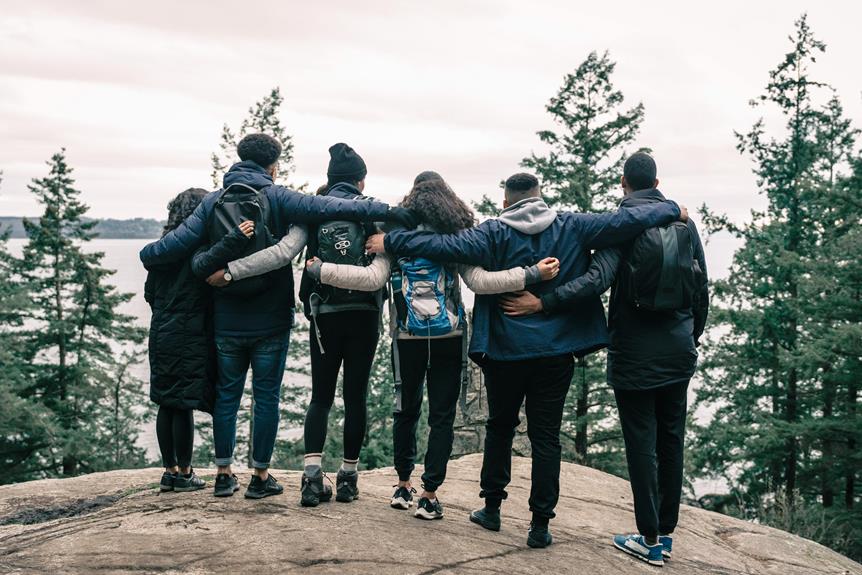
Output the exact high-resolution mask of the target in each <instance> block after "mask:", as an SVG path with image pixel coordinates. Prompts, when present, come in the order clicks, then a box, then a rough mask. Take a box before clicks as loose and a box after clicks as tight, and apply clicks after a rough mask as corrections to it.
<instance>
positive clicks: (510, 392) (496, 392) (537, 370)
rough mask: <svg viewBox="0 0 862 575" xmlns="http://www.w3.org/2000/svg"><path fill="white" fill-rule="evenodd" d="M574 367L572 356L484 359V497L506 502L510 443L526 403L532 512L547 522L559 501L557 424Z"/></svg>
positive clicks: (558, 432)
mask: <svg viewBox="0 0 862 575" xmlns="http://www.w3.org/2000/svg"><path fill="white" fill-rule="evenodd" d="M574 370H575V366H574V359H573V357H572V355H570V354H566V355H558V356H554V357H544V358H537V359H527V360H521V361H488V363H487V364H486V365H485V366H484V367H483V368H482V371H483V372H484V374H485V387H486V389H487V391H488V423H487V424H486V425H485V429H486V430H487V434H486V436H485V456H484V459H483V460H482V477H481V487H482V491H481V493H480V494H479V496H480V497H484V498H485V499H497V500H501V499H505V498H506V496H507V493H506V486H507V485H508V484H509V481H510V479H511V475H512V440H513V439H514V437H515V429H516V428H517V427H518V424H519V423H520V421H521V419H520V415H519V412H520V410H521V404H523V403H524V400H525V399H526V412H527V436H528V437H529V439H530V446H531V449H532V453H533V466H532V472H531V475H530V476H531V480H532V485H531V487H530V511H532V512H533V513H534V514H535V515H538V516H539V517H546V518H548V519H551V518H553V517H554V516H555V514H554V507H556V506H557V500H558V499H559V498H560V453H561V449H560V425H561V424H562V420H563V406H564V405H565V403H566V394H567V393H568V392H569V386H570V385H571V382H572V375H573V374H574Z"/></svg>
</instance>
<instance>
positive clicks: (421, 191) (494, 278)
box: [306, 171, 559, 519]
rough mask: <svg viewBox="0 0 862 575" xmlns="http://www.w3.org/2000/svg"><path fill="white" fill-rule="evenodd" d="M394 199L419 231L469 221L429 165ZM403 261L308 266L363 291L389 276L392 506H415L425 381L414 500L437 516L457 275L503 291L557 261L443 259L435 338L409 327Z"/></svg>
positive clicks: (453, 363) (449, 427) (448, 433)
mask: <svg viewBox="0 0 862 575" xmlns="http://www.w3.org/2000/svg"><path fill="white" fill-rule="evenodd" d="M400 205H401V207H404V208H409V209H410V210H412V211H413V212H414V213H415V214H417V215H418V216H419V217H420V219H421V220H422V221H423V222H424V223H423V226H422V227H424V229H429V230H434V231H437V232H441V233H455V232H458V231H461V230H464V229H468V228H471V227H473V226H474V225H475V217H474V215H473V211H472V210H471V209H470V208H469V207H468V206H467V205H466V204H465V203H464V202H463V201H462V200H461V199H460V198H458V196H457V195H455V192H453V191H452V188H450V187H449V185H448V184H447V183H446V182H445V181H444V180H443V178H442V177H441V176H440V175H439V174H438V173H436V172H431V171H427V172H422V173H421V174H419V175H418V176H416V179H415V180H414V185H413V188H412V189H411V190H410V192H409V193H408V194H407V195H406V196H405V197H404V199H403V200H402V201H401V204H400ZM409 264H410V258H407V259H402V260H393V259H392V258H390V257H389V256H387V255H385V254H382V255H379V256H377V257H375V258H374V260H373V261H372V262H371V264H370V265H369V266H367V267H361V266H353V265H343V264H333V263H324V262H321V261H320V260H319V259H316V258H312V259H310V260H309V261H308V262H307V269H306V271H307V273H308V274H310V275H312V276H314V277H316V278H318V279H319V281H320V282H321V283H324V284H327V285H331V286H335V287H339V288H343V289H352V290H359V291H369V292H370V291H375V290H380V289H382V288H383V287H384V286H385V285H386V284H387V282H389V281H390V277H391V278H393V281H392V283H393V286H392V289H393V294H392V295H393V298H392V301H393V303H392V305H391V306H390V324H391V326H392V340H393V344H392V365H393V370H394V372H395V380H396V386H397V387H396V389H400V398H398V399H400V409H399V408H398V405H397V404H396V411H395V415H394V417H395V422H394V425H393V443H394V448H395V469H396V471H397V472H398V485H397V488H396V490H395V493H394V494H393V496H392V499H391V501H390V505H391V507H392V508H394V509H402V510H406V509H409V508H410V507H412V505H413V494H414V493H416V490H415V489H414V488H413V486H412V483H411V475H412V473H413V469H414V461H415V459H416V430H417V425H418V423H419V416H420V414H421V410H422V396H423V388H424V383H425V381H426V380H427V384H428V425H429V427H430V431H429V434H428V449H427V451H426V452H425V471H424V473H423V474H422V488H423V491H422V493H421V495H420V497H419V501H418V502H417V506H416V511H415V516H416V517H418V518H420V519H442V517H443V506H442V505H441V504H440V501H439V499H438V497H437V491H438V490H439V488H440V486H441V485H442V484H443V481H444V480H445V478H446V466H447V463H448V461H449V456H450V455H451V453H452V443H453V441H454V432H453V425H454V421H455V412H456V407H457V403H458V398H459V397H460V391H461V385H462V377H463V376H464V375H465V369H466V361H467V360H466V357H467V356H466V345H465V344H466V337H467V336H466V329H465V326H464V325H462V324H463V322H464V321H465V319H464V317H465V315H464V312H463V306H462V301H461V289H460V283H459V282H458V275H460V276H461V277H462V278H463V279H464V281H465V283H466V284H467V286H468V287H469V288H470V289H471V290H473V291H474V292H476V293H485V294H491V293H504V292H510V291H517V290H522V289H524V287H525V285H528V284H531V283H536V282H539V281H542V280H547V279H551V278H553V277H554V276H555V275H556V274H557V270H558V267H559V262H557V261H556V260H555V259H553V258H546V259H544V260H542V261H540V262H539V263H538V264H536V265H533V266H529V267H515V268H512V269H509V270H504V271H498V272H487V271H485V270H483V269H482V268H480V267H475V266H465V265H457V264H445V265H444V266H443V268H444V270H445V273H446V274H447V277H450V278H453V279H454V281H453V282H451V284H450V285H451V290H447V293H446V298H445V299H446V305H447V308H448V307H450V306H451V308H452V309H451V317H453V318H457V319H456V320H455V325H454V326H453V329H451V331H449V332H448V333H445V334H443V335H434V336H431V335H428V334H424V333H412V332H411V331H409V330H408V329H407V323H408V322H407V317H406V316H407V314H408V311H407V306H408V305H409V302H408V298H407V297H406V295H405V294H406V293H407V284H408V281H407V280H406V279H403V278H402V273H401V272H402V270H401V268H402V267H403V266H407V265H409ZM399 282H400V284H401V288H400V290H399V288H398V283H399ZM399 382H400V386H399ZM398 399H396V402H398Z"/></svg>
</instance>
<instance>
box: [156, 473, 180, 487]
mask: <svg viewBox="0 0 862 575" xmlns="http://www.w3.org/2000/svg"><path fill="white" fill-rule="evenodd" d="M176 480H177V474H176V473H171V472H170V471H165V472H164V473H162V480H161V481H159V491H161V492H165V491H173V490H174V483H175V482H176Z"/></svg>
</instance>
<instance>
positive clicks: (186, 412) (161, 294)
mask: <svg viewBox="0 0 862 575" xmlns="http://www.w3.org/2000/svg"><path fill="white" fill-rule="evenodd" d="M206 194H207V191H206V190H202V189H199V188H190V189H188V190H185V191H184V192H182V193H180V194H179V195H178V196H177V197H176V198H174V199H173V200H171V202H170V203H169V204H168V212H169V214H168V222H167V224H166V225H165V229H164V233H165V234H166V233H168V232H169V231H171V230H173V229H175V228H176V227H177V226H179V225H180V224H181V223H182V222H183V220H185V219H186V217H188V216H189V215H190V214H191V213H192V212H193V211H194V209H195V208H196V207H197V206H198V204H200V202H201V200H202V199H203V198H204V196H205V195H206ZM253 232H254V223H253V222H243V224H242V225H241V226H240V227H239V228H237V229H236V230H234V232H232V233H230V234H228V235H227V236H225V237H224V238H223V239H222V240H221V241H220V242H219V243H217V244H215V245H214V246H212V247H211V248H209V249H206V248H201V249H200V250H199V251H198V252H197V253H196V254H195V256H194V258H193V259H191V260H185V261H179V262H176V263H172V264H166V265H153V266H149V267H148V268H147V271H148V272H149V273H148V274H147V280H146V284H145V285H144V299H146V301H147V303H149V304H150V307H151V309H152V319H151V321H150V336H149V360H150V399H151V400H152V401H153V402H154V403H156V404H158V405H159V412H158V416H157V418H156V435H157V436H158V440H159V449H160V450H161V453H162V460H163V463H164V466H165V472H164V473H163V474H162V480H161V483H160V489H161V490H162V491H194V490H197V489H202V488H203V487H205V483H204V481H203V480H201V479H199V478H198V477H197V476H196V475H195V473H194V470H193V469H192V467H191V459H192V449H193V447H194V415H193V413H194V410H196V409H197V410H200V411H205V412H207V413H212V409H213V403H214V400H215V381H216V377H217V373H216V355H215V344H214V341H213V321H212V319H213V314H212V294H211V291H212V288H211V287H209V286H208V285H207V284H206V282H205V281H203V280H202V279H199V278H198V277H197V276H195V275H194V273H193V268H194V267H195V266H198V267H199V266H203V265H206V264H207V262H208V261H210V260H212V259H223V260H224V261H229V260H230V259H231V258H233V257H236V256H237V255H238V254H240V253H241V252H242V249H243V247H244V245H245V242H246V241H247V239H248V237H251V235H252V234H253Z"/></svg>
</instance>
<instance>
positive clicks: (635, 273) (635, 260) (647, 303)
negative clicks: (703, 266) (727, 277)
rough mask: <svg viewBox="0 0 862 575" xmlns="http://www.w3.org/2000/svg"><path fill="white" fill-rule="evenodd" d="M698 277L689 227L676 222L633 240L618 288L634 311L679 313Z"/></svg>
mask: <svg viewBox="0 0 862 575" xmlns="http://www.w3.org/2000/svg"><path fill="white" fill-rule="evenodd" d="M700 275H701V270H700V265H699V264H698V263H697V260H696V259H695V258H694V238H693V237H692V233H691V228H689V227H688V224H686V223H684V222H679V221H677V222H672V223H670V224H667V225H665V226H659V227H655V228H650V229H648V230H646V231H645V232H643V233H642V234H641V235H639V236H638V237H637V238H635V240H634V242H633V243H632V245H631V248H630V249H629V252H628V257H627V258H626V263H625V265H623V266H622V268H621V277H620V286H621V288H622V289H623V293H624V294H625V299H626V300H627V301H628V302H629V303H630V304H631V305H633V306H634V307H636V308H638V309H645V310H650V311H673V310H683V309H687V308H690V307H691V306H692V304H693V302H694V300H695V297H696V296H697V286H698V278H699V277H700Z"/></svg>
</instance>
